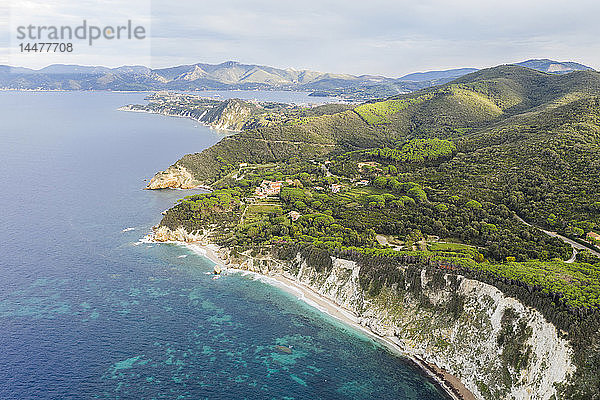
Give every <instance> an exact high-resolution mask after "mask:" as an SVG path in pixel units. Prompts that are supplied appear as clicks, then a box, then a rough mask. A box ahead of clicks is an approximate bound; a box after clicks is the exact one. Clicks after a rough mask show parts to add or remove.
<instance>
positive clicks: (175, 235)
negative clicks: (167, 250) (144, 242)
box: [151, 226, 204, 243]
mask: <svg viewBox="0 0 600 400" xmlns="http://www.w3.org/2000/svg"><path fill="white" fill-rule="evenodd" d="M151 239H152V240H154V241H156V242H184V243H193V242H199V241H201V240H202V239H204V236H203V234H202V232H191V233H188V232H187V231H186V230H185V229H184V228H182V227H181V228H178V229H175V230H174V231H173V230H171V229H169V228H167V227H166V226H158V227H155V228H154V229H153V233H152V235H151Z"/></svg>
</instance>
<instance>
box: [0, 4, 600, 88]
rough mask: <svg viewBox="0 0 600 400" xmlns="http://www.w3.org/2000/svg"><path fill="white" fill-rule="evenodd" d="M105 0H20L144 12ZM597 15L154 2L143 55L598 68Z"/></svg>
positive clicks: (104, 12)
mask: <svg viewBox="0 0 600 400" xmlns="http://www.w3.org/2000/svg"><path fill="white" fill-rule="evenodd" d="M11 1H14V3H15V4H17V2H16V0H11ZM110 2H112V5H111V4H109V3H110ZM109 3H107V2H103V3H100V2H96V1H92V0H83V1H74V0H47V1H45V2H43V3H42V2H41V1H38V0H26V1H25V2H20V3H19V4H24V5H25V6H23V7H30V9H32V10H35V7H31V5H36V4H44V7H45V8H44V9H43V10H44V13H47V14H46V15H52V16H56V17H58V16H63V17H64V18H74V17H76V16H81V15H88V16H89V18H92V16H96V17H98V16H102V17H103V18H108V19H110V18H122V17H123V16H126V15H129V16H131V17H132V18H138V17H139V18H142V19H143V18H144V14H145V13H146V11H145V7H141V8H140V7H137V8H136V6H135V4H134V3H135V2H134V3H131V2H122V1H117V0H109ZM38 11H39V9H38ZM32 12H34V11H32ZM599 14H600V3H599V2H597V1H591V0H578V1H575V2H569V3H565V2H564V1H562V0H561V1H559V0H545V1H541V0H528V1H523V0H503V1H499V0H487V1H480V0H479V1H474V0H455V1H452V2H450V1H447V0H421V1H419V2H415V1H404V0H400V1H395V0H370V1H352V0H346V1H334V0H304V1H302V2H298V1H289V0H279V1H272V0H253V1H247V0H220V1H219V2H217V3H215V2H211V3H208V2H198V1H197V0H180V1H178V2H177V3H173V2H169V1H166V0H154V1H152V4H151V16H152V21H151V27H152V40H151V45H152V60H151V63H152V66H154V67H165V66H171V65H176V64H181V63H188V64H189V63H196V62H211V63H217V62H222V61H226V60H238V61H242V62H247V63H257V64H266V65H273V66H279V67H295V68H310V69H316V70H321V71H330V72H346V73H354V74H367V73H368V74H383V75H388V76H400V75H403V74H405V73H409V72H413V71H422V70H428V69H442V68H450V67H471V66H474V67H486V66H492V65H497V64H501V63H508V62H516V61H522V60H523V59H526V58H533V57H547V58H554V59H561V60H574V61H579V62H583V63H586V64H588V65H590V66H592V67H600V44H598V42H597V41H596V40H595V38H597V37H598V28H597V26H598V25H597V22H596V21H595V19H596V18H597V15H599ZM0 21H1V20H0ZM130 61H131V58H130V57H128V54H127V53H122V54H118V55H114V57H111V62H116V63H118V64H130V63H131V62H130Z"/></svg>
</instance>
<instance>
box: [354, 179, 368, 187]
mask: <svg viewBox="0 0 600 400" xmlns="http://www.w3.org/2000/svg"><path fill="white" fill-rule="evenodd" d="M368 184H369V181H368V180H366V179H363V180H361V181H358V182H356V185H357V186H367V185H368Z"/></svg>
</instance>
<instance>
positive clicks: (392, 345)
mask: <svg viewBox="0 0 600 400" xmlns="http://www.w3.org/2000/svg"><path fill="white" fill-rule="evenodd" d="M150 240H152V239H150ZM157 243H172V244H179V245H182V246H184V247H186V248H188V249H189V250H191V251H192V252H194V253H196V254H200V255H202V256H204V257H205V258H207V259H208V260H210V261H211V262H213V263H214V264H215V265H216V266H219V267H220V268H221V270H222V271H224V272H227V271H231V272H235V273H245V274H253V275H256V276H258V277H262V278H265V279H264V281H265V282H266V283H267V284H270V285H272V286H276V287H278V288H280V289H282V290H284V291H286V292H288V293H291V294H294V295H299V299H300V300H302V301H304V302H305V303H306V304H308V305H310V306H312V307H314V308H316V309H317V310H319V311H320V312H322V313H325V314H328V315H329V316H331V317H333V318H335V319H337V320H338V321H340V322H342V323H344V324H345V325H347V326H349V327H351V328H353V329H356V330H358V331H360V332H362V333H364V334H366V335H367V336H368V337H370V338H371V339H373V340H375V341H377V342H378V343H380V344H382V345H383V346H385V347H386V348H387V349H388V350H389V351H390V352H392V353H394V354H396V355H398V356H400V357H404V358H407V359H409V360H410V361H412V362H413V363H414V364H415V365H416V366H417V367H419V368H420V369H421V370H422V371H424V372H425V373H426V374H427V375H428V376H429V378H431V379H432V380H433V381H435V382H436V383H437V384H438V385H439V386H440V387H441V389H443V390H444V392H445V393H446V394H447V395H448V396H450V397H451V398H452V399H453V400H476V397H475V396H474V395H473V393H471V392H470V391H469V390H468V389H467V388H466V387H465V386H464V385H463V383H462V382H461V381H460V380H459V379H458V378H457V377H455V376H454V375H451V374H449V373H448V372H446V371H444V370H443V369H441V368H439V367H438V366H436V365H434V364H430V363H427V362H425V361H424V360H421V359H420V358H418V357H416V356H414V355H412V354H410V353H409V352H407V351H406V350H405V349H404V348H403V347H402V345H401V343H400V342H398V341H397V340H396V339H395V338H394V337H392V336H382V335H380V334H378V333H377V332H375V331H373V330H371V329H369V328H367V327H365V326H363V325H361V324H360V323H359V320H358V317H357V316H356V314H355V313H354V312H353V311H350V310H348V309H345V308H344V307H341V306H340V305H338V304H336V303H335V302H334V301H332V300H330V299H328V298H326V297H325V296H323V295H321V294H320V293H317V292H316V291H314V290H313V289H312V288H310V287H308V286H306V285H303V284H301V283H299V282H297V281H294V280H292V279H290V278H288V277H286V276H284V275H281V274H277V275H264V274H260V273H258V272H253V271H248V270H244V269H240V268H235V267H231V266H229V265H227V264H225V262H224V261H223V260H222V259H221V257H219V254H218V253H219V250H220V247H219V246H217V245H216V244H213V243H210V244H202V243H200V242H180V241H171V242H157Z"/></svg>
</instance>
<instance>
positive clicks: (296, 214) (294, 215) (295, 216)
mask: <svg viewBox="0 0 600 400" xmlns="http://www.w3.org/2000/svg"><path fill="white" fill-rule="evenodd" d="M288 215H289V217H290V218H291V219H292V221H296V220H297V219H298V218H300V215H301V214H300V213H299V212H298V211H290V212H289V213H288Z"/></svg>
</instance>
